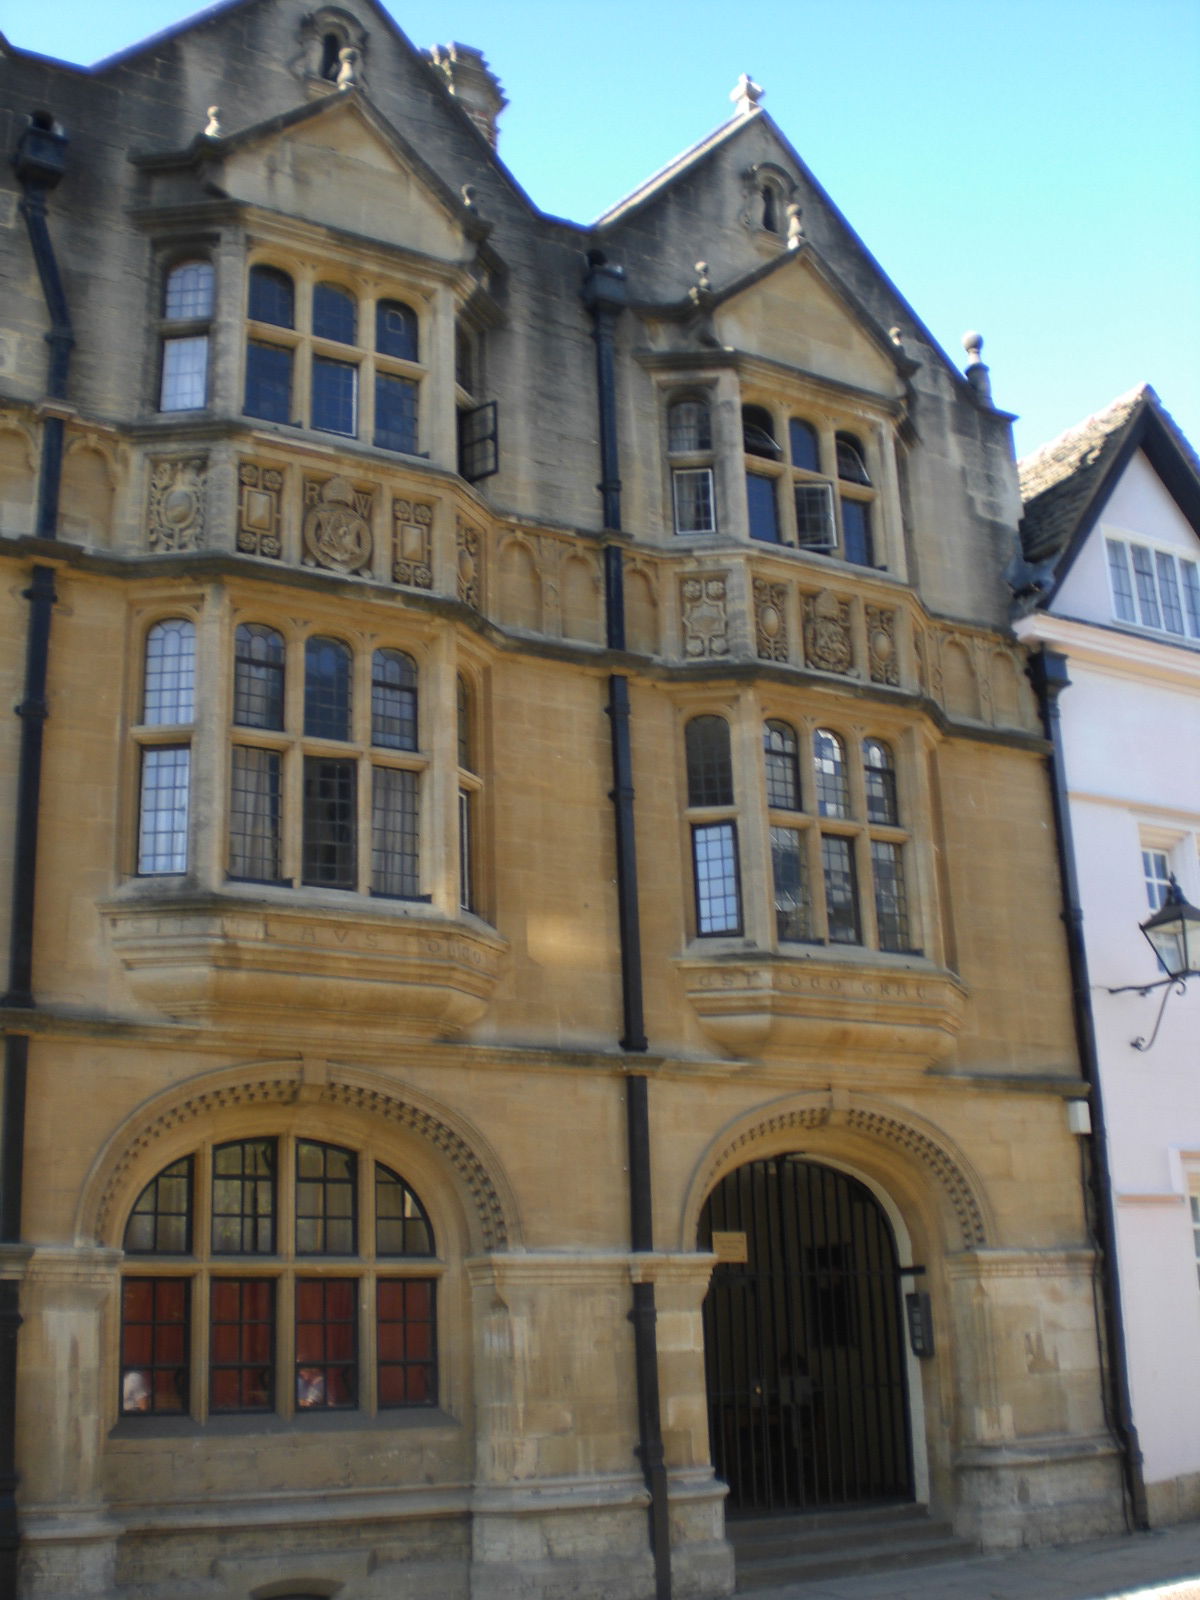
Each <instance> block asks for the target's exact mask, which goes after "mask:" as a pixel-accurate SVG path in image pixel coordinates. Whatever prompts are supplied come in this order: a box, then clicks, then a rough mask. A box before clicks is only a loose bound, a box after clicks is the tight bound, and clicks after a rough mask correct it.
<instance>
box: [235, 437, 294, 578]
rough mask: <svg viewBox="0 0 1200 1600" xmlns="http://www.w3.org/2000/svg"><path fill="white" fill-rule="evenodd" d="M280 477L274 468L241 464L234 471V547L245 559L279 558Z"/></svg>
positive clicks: (280, 551) (280, 549)
mask: <svg viewBox="0 0 1200 1600" xmlns="http://www.w3.org/2000/svg"><path fill="white" fill-rule="evenodd" d="M282 499H283V473H282V472H281V471H280V470H279V468H278V467H264V466H260V465H259V463H258V462H256V461H243V462H242V463H241V464H240V466H239V467H238V525H237V547H238V549H239V550H241V551H244V552H245V554H246V555H251V556H267V557H268V558H269V559H270V560H272V561H278V560H279V557H280V556H281V555H282V554H283V540H282V538H281V536H280V511H281V501H282Z"/></svg>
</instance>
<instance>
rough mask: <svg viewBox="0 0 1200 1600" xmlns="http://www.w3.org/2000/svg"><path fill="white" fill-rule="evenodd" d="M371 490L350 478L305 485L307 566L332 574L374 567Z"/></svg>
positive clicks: (306, 482) (309, 481)
mask: <svg viewBox="0 0 1200 1600" xmlns="http://www.w3.org/2000/svg"><path fill="white" fill-rule="evenodd" d="M372 499H373V496H372V495H371V492H370V490H368V489H356V488H355V487H354V485H353V484H352V483H351V482H350V481H349V479H348V478H330V479H329V481H328V482H327V483H318V482H317V481H316V480H314V479H312V478H308V479H306V480H305V484H304V564H305V566H309V567H326V568H328V569H329V570H330V571H332V572H361V571H362V570H363V568H364V567H369V566H370V564H371V552H372V549H373V543H372V539H371V505H372Z"/></svg>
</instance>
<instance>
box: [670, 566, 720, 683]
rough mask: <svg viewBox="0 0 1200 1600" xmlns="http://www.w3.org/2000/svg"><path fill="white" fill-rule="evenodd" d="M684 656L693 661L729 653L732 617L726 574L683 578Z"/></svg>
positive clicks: (681, 589) (681, 607) (680, 593)
mask: <svg viewBox="0 0 1200 1600" xmlns="http://www.w3.org/2000/svg"><path fill="white" fill-rule="evenodd" d="M679 599H680V613H681V616H682V620H683V653H684V655H685V656H687V658H688V659H689V660H690V661H695V660H698V659H700V658H701V657H704V656H717V657H720V656H727V655H728V654H729V616H728V611H727V592H726V582H725V574H724V573H720V574H714V575H711V576H704V577H694V578H681V579H680V581H679Z"/></svg>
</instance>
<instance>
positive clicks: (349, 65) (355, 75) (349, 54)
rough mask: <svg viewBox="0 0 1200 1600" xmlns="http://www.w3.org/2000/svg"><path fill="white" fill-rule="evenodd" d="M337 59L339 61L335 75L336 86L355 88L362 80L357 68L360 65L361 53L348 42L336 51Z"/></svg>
mask: <svg viewBox="0 0 1200 1600" xmlns="http://www.w3.org/2000/svg"><path fill="white" fill-rule="evenodd" d="M338 60H339V61H340V62H341V66H340V67H339V68H338V75H337V86H338V88H339V89H354V88H357V86H358V84H359V83H360V82H361V81H362V79H361V76H360V73H359V68H360V67H361V66H362V55H361V53H360V52H359V51H358V50H356V49H355V48H354V46H353V45H352V44H348V45H346V46H345V48H344V49H342V50H339V51H338Z"/></svg>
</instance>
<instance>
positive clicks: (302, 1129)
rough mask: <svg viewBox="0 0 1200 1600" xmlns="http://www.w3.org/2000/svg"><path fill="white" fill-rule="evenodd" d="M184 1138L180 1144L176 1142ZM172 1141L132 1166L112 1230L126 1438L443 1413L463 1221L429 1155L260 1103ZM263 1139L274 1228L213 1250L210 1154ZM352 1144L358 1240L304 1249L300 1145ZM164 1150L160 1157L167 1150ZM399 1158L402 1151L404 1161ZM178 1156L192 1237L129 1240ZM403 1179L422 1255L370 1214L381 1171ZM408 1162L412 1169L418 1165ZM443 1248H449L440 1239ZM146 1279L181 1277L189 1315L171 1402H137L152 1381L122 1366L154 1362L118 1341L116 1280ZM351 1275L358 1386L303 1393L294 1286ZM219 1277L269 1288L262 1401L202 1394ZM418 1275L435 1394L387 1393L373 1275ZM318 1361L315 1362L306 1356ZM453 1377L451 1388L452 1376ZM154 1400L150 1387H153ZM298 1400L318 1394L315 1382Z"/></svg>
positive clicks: (119, 1397) (117, 1371)
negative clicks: (133, 1178) (162, 1243)
mask: <svg viewBox="0 0 1200 1600" xmlns="http://www.w3.org/2000/svg"><path fill="white" fill-rule="evenodd" d="M181 1141H186V1143H184V1144H182V1145H181ZM173 1143H174V1144H176V1145H181V1147H180V1148H178V1149H176V1150H175V1151H174V1153H171V1152H169V1151H163V1150H162V1148H161V1146H160V1145H157V1144H156V1145H155V1146H154V1154H155V1159H154V1165H153V1167H152V1169H150V1170H147V1167H146V1165H145V1164H142V1165H141V1167H140V1172H141V1180H142V1181H141V1182H140V1184H137V1185H136V1186H135V1185H134V1184H131V1185H130V1188H129V1191H128V1198H127V1204H126V1208H125V1210H124V1213H123V1223H122V1229H121V1235H120V1237H121V1240H122V1243H123V1245H124V1250H125V1253H124V1256H123V1259H122V1261H121V1269H120V1276H121V1285H122V1287H121V1291H120V1294H119V1297H118V1310H117V1316H116V1318H115V1319H114V1322H115V1324H116V1326H115V1327H114V1330H113V1333H114V1348H113V1374H114V1376H113V1399H114V1402H115V1413H116V1419H117V1421H118V1422H119V1423H120V1424H121V1425H122V1428H123V1429H124V1430H125V1431H126V1432H127V1433H128V1434H130V1435H136V1434H138V1433H142V1432H150V1433H153V1432H155V1431H156V1430H158V1429H160V1428H161V1425H162V1424H163V1423H164V1422H167V1423H168V1424H169V1425H170V1426H174V1427H178V1426H181V1425H183V1426H187V1425H188V1424H189V1423H190V1424H192V1425H200V1426H203V1425H205V1424H207V1423H209V1422H210V1421H211V1420H212V1419H214V1418H216V1417H220V1418H221V1419H222V1421H223V1423H224V1424H226V1425H227V1424H228V1422H230V1421H233V1422H236V1423H237V1424H239V1425H240V1426H241V1427H243V1428H249V1429H254V1428H256V1427H259V1426H262V1425H263V1424H264V1422H265V1423H271V1422H278V1421H283V1422H286V1423H289V1424H292V1425H294V1426H296V1427H298V1428H300V1429H303V1428H305V1427H306V1426H311V1424H310V1423H309V1421H308V1419H309V1417H316V1416H325V1417H330V1416H331V1414H334V1415H340V1416H343V1417H345V1418H346V1419H347V1420H349V1419H352V1418H356V1417H368V1418H371V1417H380V1418H389V1417H395V1416H396V1415H397V1414H398V1413H401V1412H403V1413H410V1414H411V1413H420V1414H422V1415H425V1416H428V1417H429V1418H430V1420H431V1421H437V1420H439V1418H440V1419H442V1420H444V1419H445V1416H446V1406H447V1397H446V1392H445V1390H446V1383H445V1378H446V1373H445V1369H444V1365H443V1362H442V1360H441V1355H442V1351H443V1349H445V1348H447V1338H446V1330H447V1324H448V1323H449V1324H450V1325H453V1324H454V1323H455V1322H456V1321H457V1318H456V1316H455V1314H454V1313H455V1304H454V1295H453V1294H451V1293H448V1292H447V1291H449V1290H451V1289H452V1288H453V1287H454V1285H453V1283H452V1281H451V1280H453V1279H454V1278H455V1277H456V1276H457V1269H458V1266H459V1263H458V1260H457V1257H456V1254H455V1251H454V1248H453V1243H452V1242H453V1241H454V1240H455V1239H456V1237H457V1233H458V1230H457V1229H456V1228H455V1227H454V1225H453V1219H452V1216H451V1215H450V1213H449V1212H448V1211H447V1208H446V1205H445V1198H444V1196H443V1194H442V1185H441V1184H439V1182H438V1181H437V1177H436V1174H435V1173H434V1172H433V1171H431V1167H430V1163H429V1162H428V1161H423V1160H421V1159H420V1158H419V1157H418V1158H416V1159H413V1157H414V1152H412V1151H409V1152H405V1151H404V1150H397V1149H394V1148H393V1147H392V1141H390V1140H388V1139H386V1138H379V1137H371V1136H367V1137H360V1136H358V1135H357V1134H348V1132H347V1131H346V1130H344V1129H342V1128H340V1127H334V1128H332V1129H331V1128H330V1127H329V1126H328V1125H327V1124H326V1123H324V1122H318V1121H317V1120H316V1119H313V1118H307V1117H304V1116H303V1115H301V1116H299V1117H292V1118H282V1119H281V1118H280V1117H279V1115H278V1110H277V1109H275V1110H272V1109H270V1108H264V1109H263V1110H262V1111H261V1112H259V1113H258V1114H257V1115H251V1116H249V1117H247V1116H246V1115H244V1114H243V1115H241V1116H239V1117H237V1118H235V1119H234V1121H233V1123H232V1125H226V1124H225V1123H224V1122H222V1123H221V1124H218V1125H216V1126H214V1127H212V1128H210V1129H209V1130H207V1132H206V1135H205V1136H204V1137H203V1138H200V1139H194V1138H189V1137H188V1132H187V1130H186V1129H184V1130H181V1132H180V1134H179V1135H178V1136H177V1138H176V1139H175V1140H174V1141H173ZM248 1143H269V1144H270V1145H271V1146H272V1147H273V1149H274V1152H275V1156H276V1170H275V1173H274V1175H273V1178H272V1180H271V1184H272V1191H273V1203H272V1215H273V1221H274V1227H273V1237H272V1238H271V1240H270V1241H269V1242H270V1245H271V1248H269V1249H262V1250H257V1249H248V1250H240V1251H232V1250H219V1249H217V1248H216V1247H215V1244H214V1239H213V1229H212V1219H213V1197H214V1170H213V1168H214V1159H213V1158H214V1152H215V1151H217V1150H218V1149H228V1148H232V1147H233V1146H236V1145H238V1144H248ZM302 1143H303V1144H312V1145H316V1146H318V1147H320V1148H322V1149H324V1150H336V1151H341V1152H345V1153H348V1154H350V1155H351V1156H352V1157H353V1160H354V1168H355V1171H354V1178H353V1184H354V1212H355V1216H356V1219H357V1226H356V1237H355V1240H354V1245H355V1248H354V1250H353V1251H350V1252H346V1253H341V1254H336V1255H335V1254H332V1253H326V1252H324V1251H310V1252H308V1253H305V1252H303V1251H302V1250H301V1249H300V1248H299V1247H298V1244H297V1236H296V1234H297V1230H296V1218H297V1210H298V1199H297V1193H298V1182H297V1170H296V1167H297V1163H296V1154H297V1149H298V1146H299V1145H300V1144H302ZM164 1155H169V1159H167V1160H165V1161H164V1160H163V1156H164ZM406 1155H407V1159H406ZM176 1167H185V1168H186V1183H187V1186H188V1189H189V1194H190V1204H189V1216H188V1237H187V1239H186V1248H184V1249H153V1248H151V1249H136V1248H131V1247H130V1245H129V1229H130V1223H131V1219H132V1217H133V1216H134V1212H135V1208H136V1207H137V1206H138V1205H139V1203H140V1202H141V1201H142V1199H143V1198H144V1196H146V1195H147V1194H148V1193H149V1192H150V1191H151V1190H152V1189H153V1188H154V1186H155V1185H156V1184H157V1183H158V1181H159V1180H160V1179H162V1178H163V1177H164V1176H166V1175H169V1174H170V1173H171V1169H173V1168H176ZM378 1168H382V1169H383V1170H384V1172H385V1174H386V1175H387V1176H388V1177H389V1178H395V1179H398V1180H399V1182H400V1183H401V1184H402V1185H403V1188H404V1189H405V1190H407V1191H408V1193H409V1194H411V1196H412V1197H413V1199H414V1200H415V1202H416V1205H417V1207H418V1208H419V1211H420V1215H421V1217H422V1218H423V1219H424V1221H425V1223H426V1224H427V1228H428V1235H429V1243H430V1245H431V1249H430V1250H429V1251H428V1252H422V1251H410V1252H409V1253H395V1252H387V1251H383V1250H380V1249H379V1248H378V1217H377V1215H376V1197H377V1182H378V1173H377V1169H378ZM413 1169H415V1171H414V1170H413ZM448 1246H449V1247H450V1248H448ZM135 1280H142V1281H149V1282H151V1283H153V1284H154V1285H156V1286H157V1285H159V1284H162V1285H165V1286H168V1288H169V1287H170V1286H182V1287H183V1294H182V1296H181V1297H179V1298H181V1299H182V1301H183V1306H184V1322H183V1325H182V1328H181V1333H182V1340H181V1341H177V1345H176V1347H177V1348H178V1346H179V1343H182V1347H183V1348H182V1352H181V1354H180V1356H179V1357H178V1358H177V1359H176V1360H174V1361H171V1360H168V1361H166V1362H162V1363H160V1364H161V1365H165V1366H171V1367H174V1368H177V1369H178V1368H181V1369H182V1370H183V1371H184V1373H185V1379H184V1383H183V1385H182V1386H181V1387H182V1390H183V1392H181V1393H180V1394H179V1401H180V1403H179V1405H178V1406H177V1407H173V1408H167V1407H159V1408H154V1407H153V1404H152V1403H151V1405H150V1406H143V1405H142V1404H141V1403H140V1402H141V1400H142V1399H143V1398H146V1397H147V1396H146V1389H147V1386H146V1384H145V1383H144V1381H143V1382H142V1383H141V1384H138V1383H137V1382H134V1383H132V1384H127V1382H126V1376H127V1373H128V1372H132V1373H134V1374H137V1373H139V1372H141V1371H144V1369H145V1367H147V1366H149V1365H151V1362H146V1361H139V1360H127V1359H126V1358H127V1356H129V1355H130V1354H131V1351H130V1349H129V1347H128V1346H127V1345H126V1343H125V1340H124V1337H123V1335H124V1321H125V1319H124V1308H125V1291H124V1285H125V1284H126V1283H128V1282H130V1281H135ZM302 1280H303V1281H306V1282H310V1283H319V1284H346V1283H349V1284H353V1285H354V1293H353V1305H354V1311H355V1316H354V1322H355V1336H354V1345H355V1349H354V1356H353V1362H354V1367H355V1380H356V1381H355V1393H354V1399H353V1403H350V1404H336V1403H326V1404H321V1403H315V1404H305V1393H302V1391H301V1386H300V1383H299V1381H298V1380H299V1372H298V1368H299V1366H300V1360H299V1358H298V1355H297V1349H296V1337H295V1330H296V1324H297V1321H298V1320H299V1318H298V1314H297V1310H296V1295H295V1289H296V1286H297V1285H298V1283H299V1282H301V1281H302ZM221 1282H239V1283H247V1282H251V1283H255V1284H262V1283H270V1284H271V1285H272V1286H273V1288H272V1298H273V1302H274V1305H273V1319H272V1332H271V1344H272V1352H271V1354H272V1359H271V1361H270V1362H269V1363H267V1364H269V1365H270V1366H271V1368H272V1369H273V1394H272V1395H271V1397H270V1403H260V1404H252V1405H238V1406H224V1407H220V1406H216V1405H214V1404H212V1403H211V1369H212V1366H213V1349H212V1344H211V1339H210V1336H211V1326H212V1323H211V1303H212V1290H213V1286H214V1285H215V1284H217V1283H221ZM401 1282H404V1283H422V1284H428V1285H429V1286H430V1301H431V1303H430V1310H431V1317H430V1318H429V1319H421V1320H428V1321H430V1322H431V1323H432V1350H431V1352H430V1354H429V1355H428V1357H424V1358H422V1359H421V1360H420V1363H419V1364H421V1365H424V1366H427V1367H430V1368H431V1377H432V1392H430V1393H428V1394H427V1395H426V1396H425V1397H424V1398H420V1399H404V1400H400V1401H394V1402H390V1403H389V1402H384V1401H381V1398H380V1392H379V1391H380V1384H379V1369H380V1367H381V1366H382V1365H384V1364H386V1363H385V1359H384V1358H383V1357H382V1354H381V1350H380V1342H379V1338H378V1330H379V1317H378V1287H379V1286H380V1285H381V1284H393V1283H401ZM313 1365H318V1363H316V1362H314V1363H313ZM451 1385H452V1386H455V1385H454V1380H453V1378H452V1379H451ZM149 1398H150V1399H151V1402H152V1401H153V1396H152V1394H151V1395H150V1396H149ZM307 1398H308V1399H309V1400H312V1399H313V1395H312V1394H311V1392H308V1394H307Z"/></svg>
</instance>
